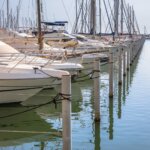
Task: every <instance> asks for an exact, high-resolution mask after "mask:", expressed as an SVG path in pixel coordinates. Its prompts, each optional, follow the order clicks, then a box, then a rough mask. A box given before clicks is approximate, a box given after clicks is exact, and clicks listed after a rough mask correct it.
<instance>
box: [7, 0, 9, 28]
mask: <svg viewBox="0 0 150 150" xmlns="http://www.w3.org/2000/svg"><path fill="white" fill-rule="evenodd" d="M7 28H9V0H7Z"/></svg>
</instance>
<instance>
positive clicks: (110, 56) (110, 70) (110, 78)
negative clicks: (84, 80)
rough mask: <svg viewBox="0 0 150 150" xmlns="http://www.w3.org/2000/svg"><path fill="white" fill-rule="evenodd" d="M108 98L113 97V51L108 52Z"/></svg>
mask: <svg viewBox="0 0 150 150" xmlns="http://www.w3.org/2000/svg"><path fill="white" fill-rule="evenodd" d="M109 97H110V98H112V97H113V51H112V49H110V50H109Z"/></svg>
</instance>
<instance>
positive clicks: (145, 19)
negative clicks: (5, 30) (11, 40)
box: [0, 0, 150, 32]
mask: <svg viewBox="0 0 150 150" xmlns="http://www.w3.org/2000/svg"><path fill="white" fill-rule="evenodd" d="M3 1H6V0H0V8H2V4H3ZM18 1H19V0H10V5H11V7H15V6H16V4H17V3H18ZM42 1H43V2H44V5H43V8H44V14H45V16H44V18H45V19H46V20H49V21H56V20H68V21H69V28H71V27H72V26H73V24H74V19H75V17H74V16H75V0H42ZM110 1H111V2H112V0H110ZM34 2H35V0H22V5H21V12H20V16H24V15H25V14H26V16H27V17H28V16H30V17H31V18H34V17H35V8H34V5H33V3H34ZM126 2H128V3H129V4H130V5H133V7H134V9H135V13H136V17H137V20H138V23H139V26H140V30H141V32H143V31H144V26H146V27H147V31H149V32H150V13H149V11H150V0H126ZM3 7H4V6H3ZM4 8H6V7H4ZM5 10H6V9H5ZM103 11H104V10H103ZM14 13H16V11H14ZM104 13H105V11H104Z"/></svg>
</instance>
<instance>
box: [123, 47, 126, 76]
mask: <svg viewBox="0 0 150 150" xmlns="http://www.w3.org/2000/svg"><path fill="white" fill-rule="evenodd" d="M123 76H126V50H125V49H123Z"/></svg>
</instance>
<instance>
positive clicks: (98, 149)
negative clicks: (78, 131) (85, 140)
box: [94, 122, 101, 150]
mask: <svg viewBox="0 0 150 150" xmlns="http://www.w3.org/2000/svg"><path fill="white" fill-rule="evenodd" d="M94 125H95V135H94V136H95V142H94V145H95V150H101V137H100V135H101V132H100V122H95V123H94Z"/></svg>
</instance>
